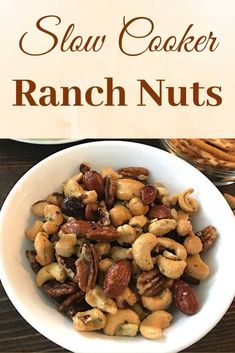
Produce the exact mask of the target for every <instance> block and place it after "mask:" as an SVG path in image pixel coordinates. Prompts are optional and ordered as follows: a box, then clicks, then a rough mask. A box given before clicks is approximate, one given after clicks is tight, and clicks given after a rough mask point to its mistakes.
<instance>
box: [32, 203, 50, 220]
mask: <svg viewBox="0 0 235 353" xmlns="http://www.w3.org/2000/svg"><path fill="white" fill-rule="evenodd" d="M47 205H49V203H48V202H47V201H45V200H40V201H37V202H35V203H34V204H33V205H32V207H31V212H32V214H33V215H34V216H36V217H40V218H42V217H44V208H45V206H47Z"/></svg>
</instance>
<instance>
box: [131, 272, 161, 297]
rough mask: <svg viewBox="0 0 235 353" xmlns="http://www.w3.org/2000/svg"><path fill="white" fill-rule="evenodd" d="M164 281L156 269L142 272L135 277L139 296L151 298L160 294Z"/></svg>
mask: <svg viewBox="0 0 235 353" xmlns="http://www.w3.org/2000/svg"><path fill="white" fill-rule="evenodd" d="M165 279H166V277H165V276H163V275H162V274H161V272H160V271H159V270H158V269H154V270H151V271H143V272H141V274H140V275H139V276H138V277H137V282H136V287H137V289H138V292H139V294H140V295H144V296H145V297H153V296H155V295H157V294H159V293H160V292H162V290H163V289H164V282H165Z"/></svg>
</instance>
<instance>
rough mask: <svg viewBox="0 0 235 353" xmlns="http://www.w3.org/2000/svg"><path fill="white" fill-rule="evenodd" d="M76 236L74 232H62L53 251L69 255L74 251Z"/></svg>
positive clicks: (65, 255) (64, 255)
mask: <svg viewBox="0 0 235 353" xmlns="http://www.w3.org/2000/svg"><path fill="white" fill-rule="evenodd" d="M76 245H77V236H76V234H74V233H70V234H64V235H63V236H62V237H61V238H60V239H59V241H57V243H56V245H55V251H56V253H57V254H58V255H60V256H63V257H69V256H71V255H73V254H74V253H75V251H76Z"/></svg>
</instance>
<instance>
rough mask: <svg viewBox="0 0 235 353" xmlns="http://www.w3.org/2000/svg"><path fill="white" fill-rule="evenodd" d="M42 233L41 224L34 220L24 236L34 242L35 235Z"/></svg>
mask: <svg viewBox="0 0 235 353" xmlns="http://www.w3.org/2000/svg"><path fill="white" fill-rule="evenodd" d="M42 231H43V222H42V221H39V220H36V221H35V222H34V224H33V225H32V226H31V227H29V228H27V229H26V231H25V235H26V237H27V238H28V239H29V240H31V241H34V240H35V238H36V235H37V234H38V233H39V232H42Z"/></svg>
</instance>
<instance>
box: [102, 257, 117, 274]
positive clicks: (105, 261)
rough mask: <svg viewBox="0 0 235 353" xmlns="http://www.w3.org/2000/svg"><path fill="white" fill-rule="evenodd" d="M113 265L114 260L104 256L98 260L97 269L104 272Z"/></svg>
mask: <svg viewBox="0 0 235 353" xmlns="http://www.w3.org/2000/svg"><path fill="white" fill-rule="evenodd" d="M113 265H114V261H113V260H112V259H110V258H108V257H107V258H105V259H102V260H100V262H99V270H100V271H102V272H106V271H108V270H109V269H110V267H112V266H113Z"/></svg>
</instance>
